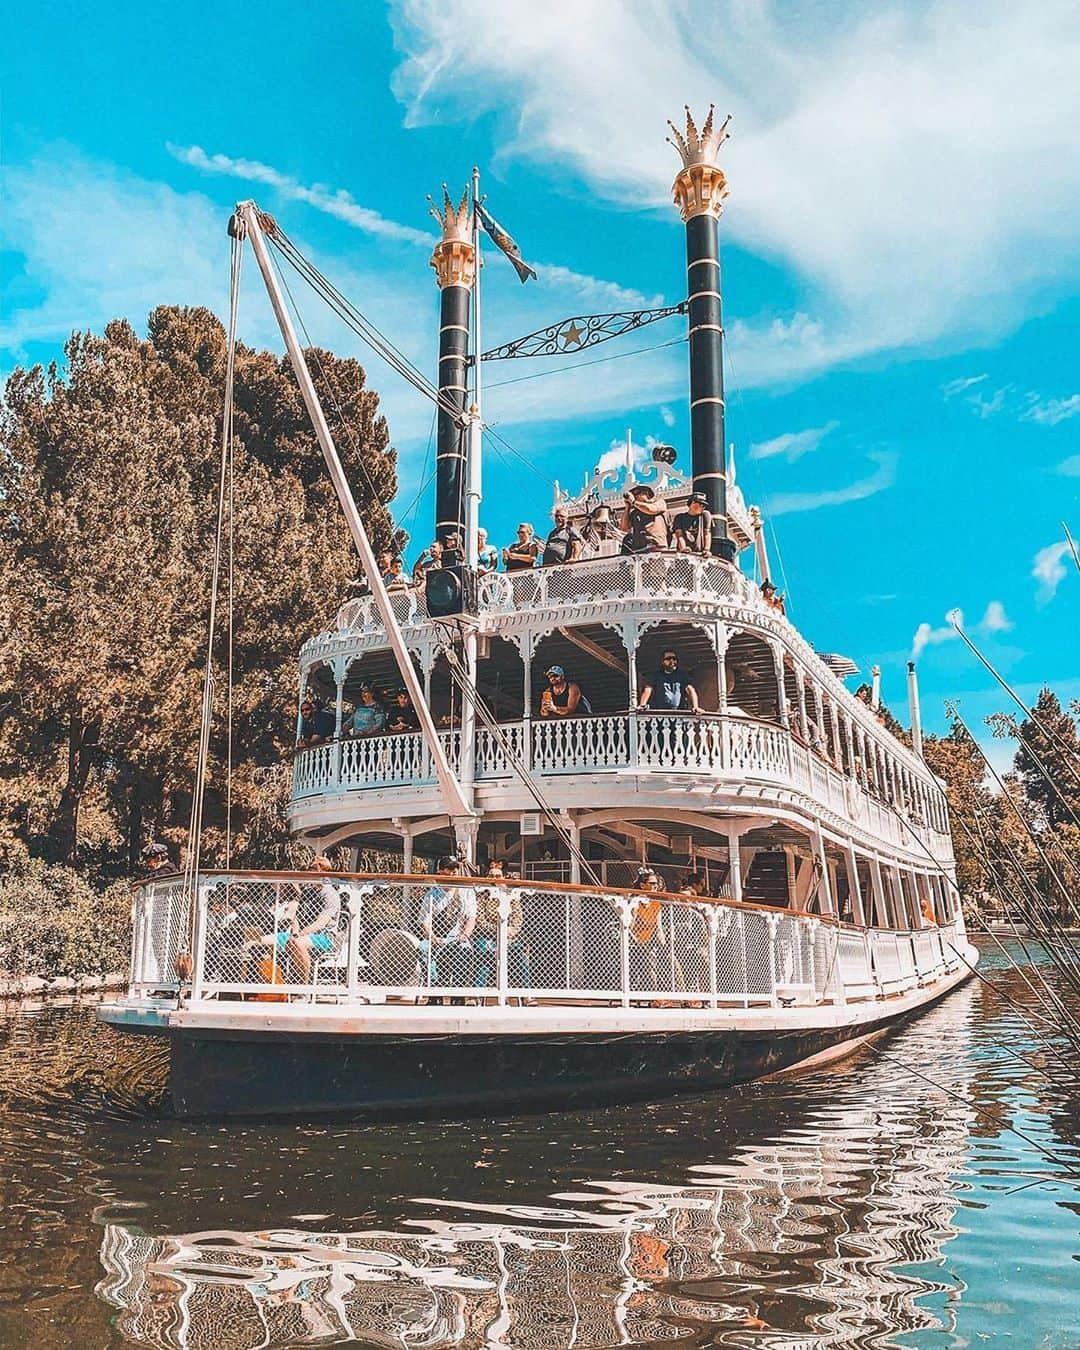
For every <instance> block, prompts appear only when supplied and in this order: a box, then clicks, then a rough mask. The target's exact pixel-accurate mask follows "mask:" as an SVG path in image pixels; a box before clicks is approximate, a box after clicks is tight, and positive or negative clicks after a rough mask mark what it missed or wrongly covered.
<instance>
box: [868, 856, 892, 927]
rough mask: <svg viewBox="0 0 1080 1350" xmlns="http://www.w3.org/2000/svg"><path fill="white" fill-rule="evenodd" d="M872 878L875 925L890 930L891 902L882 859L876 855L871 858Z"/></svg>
mask: <svg viewBox="0 0 1080 1350" xmlns="http://www.w3.org/2000/svg"><path fill="white" fill-rule="evenodd" d="M870 876H871V878H872V880H873V888H874V914H873V921H874V925H875V926H876V927H878V928H888V927H890V924H889V902H888V897H887V895H886V892H885V878H884V876H883V875H882V872H881V859H880V858H879V857H878V855H877V854H876V853H874V854H871V856H870Z"/></svg>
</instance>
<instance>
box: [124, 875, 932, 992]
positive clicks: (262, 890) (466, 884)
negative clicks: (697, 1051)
mask: <svg viewBox="0 0 1080 1350" xmlns="http://www.w3.org/2000/svg"><path fill="white" fill-rule="evenodd" d="M195 913H196V920H195V928H194V944H193V945H194V964H195V969H194V981H193V984H194V989H193V996H194V997H195V998H206V997H218V998H226V999H227V998H238V997H250V998H256V999H263V1000H268V1001H283V1000H286V999H289V998H291V997H300V998H309V999H314V998H319V999H332V1000H336V1001H346V1002H347V1001H350V1000H351V1001H356V1002H376V1001H377V1002H385V1001H387V1000H395V999H396V1000H404V1001H407V1002H410V1003H414V1002H418V1001H428V1002H430V1001H433V1000H435V1001H445V1000H450V1001H451V1002H469V1003H477V1004H480V1003H500V1004H504V1003H508V1002H511V1003H516V1002H521V1003H525V1002H552V1001H554V1002H558V1001H564V1002H575V1003H576V1002H593V1003H600V1004H609V1005H620V1004H621V1005H627V1004H635V1005H636V1004H654V1005H656V1004H659V1005H668V1006H672V1005H675V1006H678V1005H690V1006H699V1007H702V1006H718V1005H721V1006H722V1005H731V1004H734V1005H736V1006H740V1005H741V1006H746V1007H748V1006H751V1005H755V1004H758V1005H760V1004H766V1005H769V1004H771V1005H775V1004H778V1003H781V1004H791V1003H814V1002H820V1001H822V1000H824V999H833V998H837V997H840V996H841V995H842V996H844V997H847V998H849V999H850V998H868V997H875V996H878V995H880V994H889V993H894V992H897V991H899V990H902V989H904V988H907V987H910V986H912V985H914V984H915V983H917V982H918V981H919V980H922V981H923V982H926V981H927V980H929V979H932V978H934V977H936V976H937V975H940V974H941V973H943V972H944V970H945V969H946V966H947V965H950V966H951V967H955V965H956V963H957V960H958V958H954V959H953V960H952V961H951V963H950V962H949V960H948V958H949V954H950V951H951V945H950V944H951V942H952V941H953V940H954V939H955V932H954V930H953V929H951V928H950V929H946V930H929V931H923V932H919V933H916V934H910V933H893V932H886V931H879V930H862V929H852V928H843V927H838V926H837V925H836V924H835V923H832V922H828V921H823V920H821V919H819V918H817V917H815V916H811V915H804V914H792V913H789V912H787V911H782V910H776V911H769V910H767V909H761V908H757V907H753V906H748V905H735V904H731V903H725V902H721V901H713V900H700V901H699V900H692V899H689V898H685V899H684V898H676V897H674V896H671V895H668V894H663V895H659V894H655V893H651V894H635V893H634V892H632V891H629V890H616V889H612V890H610V891H601V890H593V889H589V888H584V887H578V886H569V885H557V884H555V883H550V882H549V883H541V882H527V881H526V882H521V883H511V884H507V883H500V882H489V881H485V880H481V879H474V878H465V879H463V878H460V877H431V878H427V879H424V878H421V879H417V878H394V877H377V876H328V875H325V874H305V873H263V874H237V875H224V874H209V875H204V876H202V877H201V878H200V880H199V884H198V904H197V906H196V910H195ZM134 915H135V927H134V941H133V951H132V991H133V993H135V994H136V995H138V994H143V995H146V994H149V993H152V992H154V991H158V990H168V989H175V988H176V987H177V985H178V983H179V980H178V977H177V957H178V955H179V954H180V953H181V952H187V951H189V950H190V949H191V946H192V944H191V942H190V941H189V936H188V925H189V920H190V915H191V904H190V892H189V891H188V890H187V889H186V888H185V885H184V882H183V879H182V878H180V877H176V878H169V879H167V880H165V881H155V882H148V883H146V884H145V885H144V886H142V887H140V888H139V890H138V891H137V892H136V897H135V904H134Z"/></svg>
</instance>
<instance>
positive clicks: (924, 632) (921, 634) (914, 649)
mask: <svg viewBox="0 0 1080 1350" xmlns="http://www.w3.org/2000/svg"><path fill="white" fill-rule="evenodd" d="M957 626H959V627H961V628H963V626H964V614H963V611H962V610H959V609H950V610H949V612H948V613H947V614H946V615H945V622H944V624H942V626H941V627H940V628H935V627H934V626H933V624H929V623H921V624H919V626H918V628H916V629H915V635H914V637H913V638H912V639H911V656H910V657H909V660H911V661H917V660H918V659H919V657H920V656H922V654H923V652H924V651H925V650H926V649H927V647H936V646H937V645H938V644H939V643H941V642H951V641H952V640H953V639H954V638H956V637H959V636H960V635H959V633H957V631H956V627H957Z"/></svg>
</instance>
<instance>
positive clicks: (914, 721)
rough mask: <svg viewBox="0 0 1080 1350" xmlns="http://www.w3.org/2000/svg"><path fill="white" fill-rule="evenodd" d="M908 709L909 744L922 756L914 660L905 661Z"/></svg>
mask: <svg viewBox="0 0 1080 1350" xmlns="http://www.w3.org/2000/svg"><path fill="white" fill-rule="evenodd" d="M907 690H908V711H909V712H910V714H911V744H912V748H913V749H914V751H915V753H916V754H917V755H918V756H919V758H920V759H921V758H922V713H921V711H920V708H919V677H918V675H916V674H915V662H914V661H909V662H908V663H907Z"/></svg>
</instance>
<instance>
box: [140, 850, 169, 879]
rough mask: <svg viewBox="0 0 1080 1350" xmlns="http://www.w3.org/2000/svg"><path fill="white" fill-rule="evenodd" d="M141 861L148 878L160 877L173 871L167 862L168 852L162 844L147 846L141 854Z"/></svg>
mask: <svg viewBox="0 0 1080 1350" xmlns="http://www.w3.org/2000/svg"><path fill="white" fill-rule="evenodd" d="M142 861H143V866H144V867H145V868H146V875H147V876H148V877H154V876H161V875H163V874H164V873H166V872H172V871H173V870H174V869H173V865H172V863H171V862H170V861H169V850H168V849H167V848H166V847H165V845H164V844H157V843H154V844H147V846H146V847H145V848H144V849H143V852H142Z"/></svg>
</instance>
